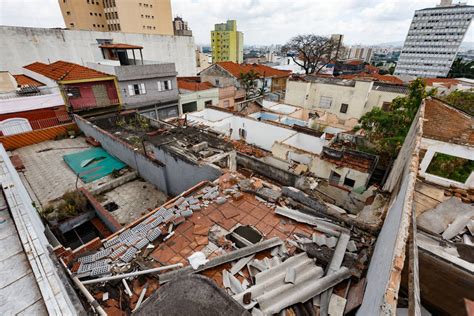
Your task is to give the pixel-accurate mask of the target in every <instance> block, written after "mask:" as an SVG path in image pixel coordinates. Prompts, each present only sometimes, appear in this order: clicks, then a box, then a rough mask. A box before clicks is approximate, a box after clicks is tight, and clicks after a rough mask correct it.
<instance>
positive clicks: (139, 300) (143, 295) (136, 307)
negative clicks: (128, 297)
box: [132, 286, 148, 312]
mask: <svg viewBox="0 0 474 316" xmlns="http://www.w3.org/2000/svg"><path fill="white" fill-rule="evenodd" d="M147 288H148V287H147V286H145V287H144V288H143V290H142V292H141V293H140V297H139V298H138V301H137V305H135V308H134V309H133V311H132V312H134V311H136V310H137V309H138V308H139V307H140V305H142V302H143V298H144V297H145V293H146V290H147Z"/></svg>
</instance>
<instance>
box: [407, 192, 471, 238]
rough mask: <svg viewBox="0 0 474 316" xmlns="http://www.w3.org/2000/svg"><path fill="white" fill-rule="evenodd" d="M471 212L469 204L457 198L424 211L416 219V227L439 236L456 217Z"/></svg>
mask: <svg viewBox="0 0 474 316" xmlns="http://www.w3.org/2000/svg"><path fill="white" fill-rule="evenodd" d="M471 212H472V206H471V205H470V204H466V203H463V202H462V201H461V199H459V198H457V197H451V198H449V199H448V200H446V201H444V202H442V203H439V204H438V205H436V207H435V208H433V209H431V210H428V211H425V212H424V213H423V214H420V215H419V216H418V217H417V218H416V221H417V225H418V226H420V227H421V228H423V229H425V230H426V231H429V232H432V233H435V234H441V233H443V232H444V231H445V230H446V229H447V228H448V226H449V224H451V223H453V222H454V220H455V219H456V218H457V217H458V216H462V215H464V214H468V213H471Z"/></svg>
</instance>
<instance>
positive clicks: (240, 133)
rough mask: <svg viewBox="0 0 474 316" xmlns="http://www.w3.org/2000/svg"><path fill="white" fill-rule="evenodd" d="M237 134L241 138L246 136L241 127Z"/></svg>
mask: <svg viewBox="0 0 474 316" xmlns="http://www.w3.org/2000/svg"><path fill="white" fill-rule="evenodd" d="M239 136H240V138H242V139H245V138H246V137H247V131H246V130H245V129H243V128H239Z"/></svg>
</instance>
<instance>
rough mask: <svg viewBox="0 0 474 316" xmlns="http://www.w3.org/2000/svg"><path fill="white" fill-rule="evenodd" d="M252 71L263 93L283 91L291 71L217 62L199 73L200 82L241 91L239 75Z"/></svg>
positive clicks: (258, 65) (258, 87) (263, 66)
mask: <svg viewBox="0 0 474 316" xmlns="http://www.w3.org/2000/svg"><path fill="white" fill-rule="evenodd" d="M250 71H253V72H254V73H256V74H257V76H258V79H257V84H256V86H257V87H256V88H257V89H263V90H264V91H265V92H276V91H284V90H285V88H286V81H287V80H288V78H289V77H290V74H291V71H286V70H278V69H275V68H271V67H268V66H265V65H260V64H237V63H234V62H231V61H227V62H218V63H215V64H213V65H212V66H210V67H208V68H207V69H204V70H203V71H201V72H200V73H199V76H200V77H201V81H203V82H205V81H207V82H210V83H212V84H213V85H215V86H218V87H227V86H235V87H236V88H237V89H242V88H243V86H242V83H241V80H240V78H241V74H246V73H249V72H250Z"/></svg>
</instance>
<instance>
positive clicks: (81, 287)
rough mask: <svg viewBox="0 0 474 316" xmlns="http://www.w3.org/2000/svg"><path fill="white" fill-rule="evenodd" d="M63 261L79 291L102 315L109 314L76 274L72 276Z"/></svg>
mask: <svg viewBox="0 0 474 316" xmlns="http://www.w3.org/2000/svg"><path fill="white" fill-rule="evenodd" d="M59 261H61V263H62V265H63V267H64V268H65V269H66V271H67V274H68V275H69V277H70V278H71V279H72V281H73V282H74V284H75V285H76V286H77V288H78V289H79V291H81V293H82V294H83V295H84V296H85V297H86V299H87V302H88V303H89V304H90V305H91V306H92V308H94V310H95V311H96V312H97V313H98V314H99V315H100V316H107V313H106V312H105V311H104V309H103V308H102V307H101V306H100V305H99V302H97V300H96V299H95V298H94V297H93V296H92V294H91V293H90V292H89V291H88V290H87V289H86V287H85V286H84V284H82V282H81V281H80V280H79V279H78V278H77V277H75V276H72V273H71V271H70V270H69V269H68V268H67V266H66V264H65V263H64V261H63V259H61V258H60V259H59Z"/></svg>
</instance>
